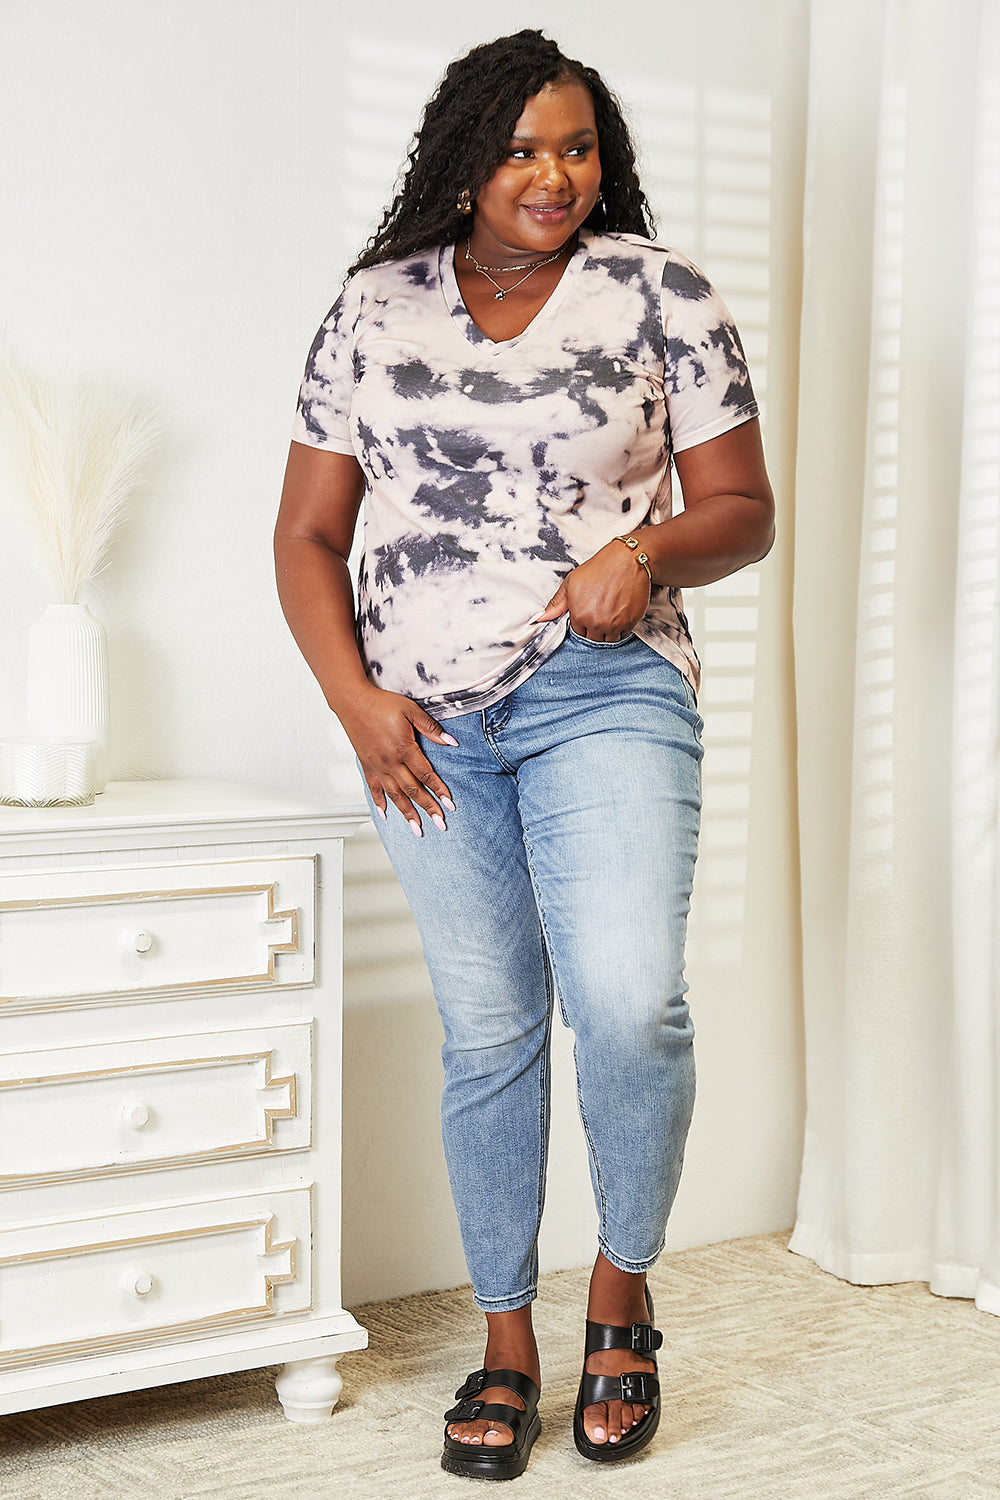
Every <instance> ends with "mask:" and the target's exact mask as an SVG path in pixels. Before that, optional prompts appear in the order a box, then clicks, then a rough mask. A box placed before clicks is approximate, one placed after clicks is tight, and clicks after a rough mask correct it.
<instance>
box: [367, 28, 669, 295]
mask: <svg viewBox="0 0 1000 1500" xmlns="http://www.w3.org/2000/svg"><path fill="white" fill-rule="evenodd" d="M570 80H578V81H579V82H580V83H582V84H584V85H585V87H586V88H588V89H589V90H590V95H591V98H592V99H593V101H594V116H595V119H596V122H597V139H598V144H599V147H600V153H601V169H602V175H601V192H602V194H603V203H599V204H598V205H597V206H596V207H595V208H594V209H592V210H591V212H590V213H589V214H588V216H587V218H586V220H585V221H584V222H585V223H586V224H587V225H589V226H590V227H591V228H593V229H609V230H611V231H615V232H619V233H624V234H641V235H645V236H646V237H647V238H650V239H651V238H652V237H653V234H654V232H655V226H654V224H653V219H652V215H651V213H650V210H649V204H648V203H647V201H646V195H645V193H644V192H643V191H642V188H641V187H640V185H639V178H638V175H637V173H636V168H635V149H634V147H633V145H632V141H631V138H630V136H629V131H628V126H627V125H626V123H625V120H624V118H623V115H622V109H621V105H620V104H619V103H618V100H617V99H616V98H615V96H614V94H613V93H612V92H611V90H610V89H609V88H608V86H607V84H606V83H605V82H604V80H603V78H602V77H601V75H600V74H599V73H598V72H597V71H596V70H595V69H594V68H587V67H584V65H583V64H582V63H579V62H575V61H574V60H573V59H572V58H570V57H565V56H564V55H563V53H562V52H560V50H559V48H558V47H557V46H556V43H555V42H553V41H550V40H549V38H548V37H546V36H543V34H542V33H541V32H540V31H518V32H515V34H514V35H513V36H501V37H498V38H497V40H496V41H495V42H485V43H483V45H482V46H479V47H473V49H472V51H471V52H468V53H467V54H466V55H465V57H460V58H458V59H456V61H455V62H453V63H452V64H451V65H450V66H449V68H448V71H447V72H446V73H445V75H444V78H443V79H442V80H441V83H440V85H439V87H438V89H437V92H436V93H435V94H434V96H433V98H432V99H431V100H430V101H429V103H428V105H427V107H426V109H425V110H424V114H423V119H422V121H421V123H420V128H419V130H418V132H417V134H416V136H415V138H414V141H413V145H412V147H411V149H410V152H409V155H408V163H409V164H408V166H407V168H406V172H405V175H404V177H403V181H402V185H401V186H400V188H399V191H398V192H397V193H396V196H395V197H394V198H393V200H392V202H391V203H390V205H389V207H388V208H387V209H386V211H385V213H384V214H383V216H382V222H381V224H380V225H379V227H378V229H377V230H376V231H375V233H374V234H373V235H372V237H371V239H370V240H369V241H368V244H367V245H366V246H365V248H364V250H362V252H361V254H360V255H359V256H358V258H357V260H356V261H355V262H354V265H353V266H352V267H351V269H350V270H349V271H348V273H347V274H348V276H353V275H354V273H355V271H361V270H363V269H364V268H365V267H366V266H377V265H380V264H381V263H382V262H383V261H387V260H395V259H397V258H398V257H401V256H404V255H413V254H415V252H416V251H418V250H426V249H428V248H429V247H430V246H431V245H439V244H443V243H447V242H449V241H451V240H457V239H458V238H459V237H460V236H461V234H462V233H463V231H464V230H467V227H468V223H467V220H466V219H465V217H464V216H463V215H462V213H461V212H460V211H459V210H458V208H457V207H456V200H457V198H458V195H459V193H460V192H461V191H462V189H463V188H468V190H469V193H470V195H471V196H472V198H475V196H476V192H477V191H478V189H479V188H480V187H482V185H483V183H485V182H488V181H489V179H490V178H491V177H492V176H493V173H494V172H495V171H496V169H497V167H498V166H499V165H500V163H501V162H502V161H503V159H504V157H505V156H506V154H507V149H508V146H509V145H510V138H511V136H512V134H513V132H514V126H515V125H516V123H517V121H518V119H519V118H520V116H521V114H522V112H523V110H524V105H525V101H526V100H527V99H530V98H531V97H532V96H533V95H535V94H537V93H538V92H539V90H540V89H543V88H544V87H545V85H546V84H547V83H562V82H565V81H570Z"/></svg>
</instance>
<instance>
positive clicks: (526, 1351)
mask: <svg viewBox="0 0 1000 1500" xmlns="http://www.w3.org/2000/svg"><path fill="white" fill-rule="evenodd" d="M486 1328H487V1337H486V1354H485V1357H484V1359H483V1365H484V1366H485V1368H486V1369H487V1370H517V1371H518V1372H519V1373H520V1374H522V1375H527V1376H528V1378H529V1380H533V1381H534V1382H535V1384H536V1385H538V1386H540V1385H541V1383H542V1376H541V1370H540V1369H539V1365H538V1347H537V1345H536V1343H535V1335H534V1331H533V1329H532V1326H531V1305H530V1303H529V1305H528V1306H527V1307H521V1308H518V1310H517V1312H511V1313H487V1314H486ZM476 1400H477V1401H482V1402H494V1401H496V1402H502V1403H503V1405H505V1406H514V1407H516V1408H517V1409H518V1411H523V1410H524V1402H523V1401H522V1400H521V1398H520V1396H518V1395H516V1394H515V1392H514V1391H509V1390H508V1389H507V1388H506V1386H497V1385H488V1386H486V1387H485V1389H484V1390H482V1391H481V1392H480V1393H479V1395H478V1396H477V1397H476ZM447 1432H448V1436H449V1437H451V1438H454V1439H455V1440H456V1442H460V1443H471V1444H484V1445H485V1446H487V1447H495V1448H502V1447H503V1446H504V1445H505V1444H506V1443H512V1442H513V1441H514V1434H513V1433H512V1432H511V1430H510V1428H509V1427H508V1426H507V1424H506V1422H484V1421H482V1420H480V1421H475V1422H449V1424H448V1428H447Z"/></svg>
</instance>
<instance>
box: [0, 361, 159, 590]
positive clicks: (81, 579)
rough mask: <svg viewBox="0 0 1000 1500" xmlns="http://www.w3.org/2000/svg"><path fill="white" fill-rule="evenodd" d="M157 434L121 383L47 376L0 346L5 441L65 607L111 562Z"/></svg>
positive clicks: (27, 519)
mask: <svg viewBox="0 0 1000 1500" xmlns="http://www.w3.org/2000/svg"><path fill="white" fill-rule="evenodd" d="M158 436H159V426H158V424H157V423H156V422H155V421H154V419H153V417H152V416H151V415H150V413H149V412H148V411H146V410H145V408H143V407H142V406H141V405H140V403H139V402H137V401H136V400H134V398H132V397H131V396H129V395H127V394H126V393H124V392H123V391H121V390H119V389H117V388H116V387H114V386H111V385H107V384H104V383H101V382H97V381H74V382H70V381H64V380H46V379H43V378H42V377H41V376H40V375H37V374H35V373H34V372H33V371H32V370H29V369H27V368H26V367H25V366H24V365H21V364H20V363H18V362H17V361H16V360H14V359H13V358H12V357H11V356H10V355H9V354H8V353H7V352H6V351H3V352H2V353H0V446H2V448H3V450H4V456H5V458H6V459H7V467H8V468H9V470H10V475H11V479H12V481H13V487H14V495H15V499H16V502H17V506H18V509H19V511H20V513H21V516H22V519H23V521H24V523H25V527H26V529H27V531H28V533H29V535H30V537H31V538H32V540H33V542H34V544H35V551H36V553H37V559H38V563H39V565H40V567H41V569H42V572H43V573H44V574H45V576H46V577H47V579H48V580H49V582H50V583H51V584H52V585H53V587H54V588H55V590H56V592H57V594H58V595H59V602H60V603H61V604H76V603H77V602H78V600H79V597H80V591H81V589H83V588H84V586H85V585H86V584H87V583H89V581H90V580H91V579H92V578H94V577H95V576H96V575H97V574H98V573H99V572H100V571H101V570H102V568H104V567H105V566H106V565H107V560H108V551H109V549H110V546H111V540H112V537H113V536H114V533H115V529H116V527H117V526H118V523H119V522H120V520H121V519H122V516H123V514H124V510H125V504H126V501H127V500H128V496H129V493H130V492H131V490H132V489H134V487H135V485H136V483H137V482H138V479H139V477H140V474H141V472H142V470H143V468H144V466H145V464H146V461H147V459H148V457H149V454H150V452H151V450H152V448H153V447H154V445H155V443H156V440H157V437H158Z"/></svg>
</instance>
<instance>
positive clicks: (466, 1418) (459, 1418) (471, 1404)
mask: <svg viewBox="0 0 1000 1500" xmlns="http://www.w3.org/2000/svg"><path fill="white" fill-rule="evenodd" d="M484 1405H485V1402H483V1401H460V1402H459V1403H458V1405H457V1406H453V1407H452V1409H451V1411H446V1412H445V1414H444V1419H445V1421H446V1422H474V1421H475V1420H476V1418H477V1417H478V1416H479V1413H480V1412H481V1411H482V1409H483V1407H484Z"/></svg>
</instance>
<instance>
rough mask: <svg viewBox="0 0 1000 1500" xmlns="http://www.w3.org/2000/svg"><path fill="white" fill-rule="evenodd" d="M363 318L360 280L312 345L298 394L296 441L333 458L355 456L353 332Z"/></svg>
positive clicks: (339, 301) (341, 299)
mask: <svg viewBox="0 0 1000 1500" xmlns="http://www.w3.org/2000/svg"><path fill="white" fill-rule="evenodd" d="M360 314H361V289H360V287H359V285H358V277H356V276H355V277H354V278H353V279H352V280H351V281H349V282H348V284H347V286H346V287H345V288H344V290H343V291H342V292H341V294H340V296H339V297H338V298H337V300H336V302H335V303H334V304H333V306H332V307H331V309H330V312H329V314H328V316H327V318H326V320H325V321H324V323H323V325H322V327H321V328H320V330H319V332H318V333H317V335H316V337H315V338H314V339H313V344H312V348H311V349H310V350H309V358H308V359H307V360H306V368H305V374H304V375H303V377H302V385H301V387H300V389H299V404H298V407H297V408H296V412H295V420H294V422H293V423H292V440H293V441H294V442H296V443H306V444H307V445H308V446H309V447H310V448H323V449H325V450H326V451H327V452H329V453H353V452H354V445H353V443H352V442H351V429H350V425H349V424H350V416H351V401H352V399H353V396H354V367H355V361H354V347H355V332H356V329H357V324H358V319H359V317H360Z"/></svg>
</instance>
